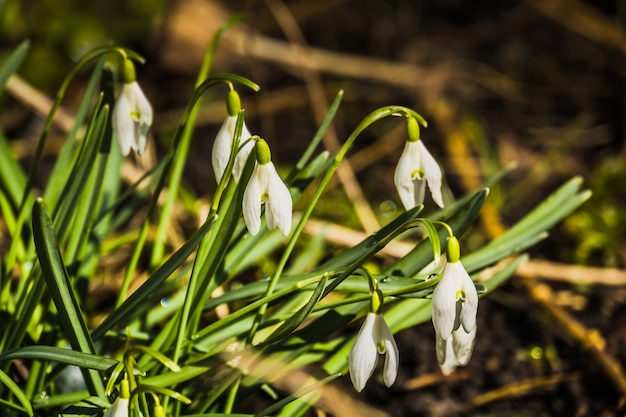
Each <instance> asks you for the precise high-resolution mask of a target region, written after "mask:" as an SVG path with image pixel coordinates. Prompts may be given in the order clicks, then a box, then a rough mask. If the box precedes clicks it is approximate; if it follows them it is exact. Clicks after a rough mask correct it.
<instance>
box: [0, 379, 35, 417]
mask: <svg viewBox="0 0 626 417" xmlns="http://www.w3.org/2000/svg"><path fill="white" fill-rule="evenodd" d="M0 383H2V384H4V386H5V387H7V388H8V389H9V391H11V392H12V393H13V395H15V398H17V400H18V401H19V402H20V404H22V406H23V407H24V411H25V412H26V413H27V414H28V415H29V416H32V415H33V407H32V405H31V404H30V401H28V398H26V395H24V392H23V391H22V390H21V389H20V387H19V386H18V385H17V384H16V383H15V382H13V380H12V379H11V377H10V376H8V375H7V374H5V373H4V372H3V371H1V370H0Z"/></svg>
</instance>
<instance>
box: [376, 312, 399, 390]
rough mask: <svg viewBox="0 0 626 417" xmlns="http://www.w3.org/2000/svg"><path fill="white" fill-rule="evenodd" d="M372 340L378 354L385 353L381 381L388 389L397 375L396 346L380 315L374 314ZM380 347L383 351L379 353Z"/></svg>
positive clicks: (397, 355) (397, 353) (397, 354)
mask: <svg viewBox="0 0 626 417" xmlns="http://www.w3.org/2000/svg"><path fill="white" fill-rule="evenodd" d="M374 340H375V341H376V346H377V349H378V352H379V353H385V364H384V367H383V381H384V382H385V385H386V386H388V387H390V386H391V385H392V384H393V383H394V382H395V380H396V376H397V375H398V363H399V362H398V357H399V352H398V346H397V345H396V341H395V339H394V338H393V335H392V334H391V330H389V326H387V323H386V322H385V319H384V318H383V316H382V314H376V324H375V326H374ZM381 347H382V348H383V349H384V351H382V352H381V350H380V349H381Z"/></svg>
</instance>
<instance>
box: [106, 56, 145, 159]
mask: <svg viewBox="0 0 626 417" xmlns="http://www.w3.org/2000/svg"><path fill="white" fill-rule="evenodd" d="M122 78H123V79H124V85H123V86H122V90H121V91H120V95H119V96H118V98H117V101H116V102H115V107H114V108H113V114H112V120H111V121H112V124H113V130H114V131H115V135H116V136H117V141H118V143H119V145H120V149H121V150H122V154H123V155H124V156H126V155H128V154H129V152H130V150H131V149H134V150H135V151H136V152H137V153H138V154H139V155H143V153H144V151H145V150H146V144H147V142H146V138H147V136H148V131H149V130H150V126H152V116H153V112H152V106H151V105H150V102H149V101H148V99H147V98H146V96H145V94H144V93H143V91H142V90H141V87H139V84H138V83H137V81H136V79H135V67H134V65H133V63H132V61H131V60H130V59H125V60H124V71H123V74H122Z"/></svg>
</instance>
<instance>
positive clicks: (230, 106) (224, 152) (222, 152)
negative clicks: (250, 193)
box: [211, 90, 254, 184]
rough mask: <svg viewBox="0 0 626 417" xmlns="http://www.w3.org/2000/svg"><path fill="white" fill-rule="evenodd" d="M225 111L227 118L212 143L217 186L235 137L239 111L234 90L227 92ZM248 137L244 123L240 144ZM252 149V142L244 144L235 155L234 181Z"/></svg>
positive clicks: (238, 101) (237, 178)
mask: <svg viewBox="0 0 626 417" xmlns="http://www.w3.org/2000/svg"><path fill="white" fill-rule="evenodd" d="M226 109H227V111H228V116H226V120H224V123H222V127H221V128H220V130H219V132H217V136H216V137H215V142H213V152H212V153H211V162H212V163H213V172H215V179H216V180H217V183H218V184H219V183H220V181H221V180H222V176H224V171H226V166H227V165H228V159H229V158H230V152H231V148H232V146H233V139H234V136H235V126H236V125H237V115H238V114H239V110H240V109H241V101H240V99H239V94H237V92H236V91H235V90H230V91H229V92H228V98H227V100H226ZM250 136H252V135H251V134H250V131H248V128H247V127H246V124H245V123H244V124H243V128H242V130H241V140H240V143H244V142H245V141H246V140H248V139H249V138H250ZM253 148H254V142H253V141H249V142H247V143H245V145H244V146H243V148H242V149H241V150H240V151H239V153H237V156H236V158H235V165H234V166H233V176H234V177H235V181H237V182H239V178H241V173H242V171H243V168H244V166H245V165H246V161H247V160H248V156H249V155H250V152H252V149H253Z"/></svg>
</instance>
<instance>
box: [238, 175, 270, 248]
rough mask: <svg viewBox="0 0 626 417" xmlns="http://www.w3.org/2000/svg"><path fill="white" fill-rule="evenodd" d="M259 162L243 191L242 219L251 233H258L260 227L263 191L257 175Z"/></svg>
mask: <svg viewBox="0 0 626 417" xmlns="http://www.w3.org/2000/svg"><path fill="white" fill-rule="evenodd" d="M258 171H259V164H258V163H257V164H256V166H255V167H254V172H253V173H252V176H251V177H250V181H248V184H247V185H246V189H245V190H244V192H243V202H242V211H243V220H244V222H245V223H246V227H247V228H248V231H249V232H250V234H251V235H253V236H254V235H256V234H257V233H259V230H260V228H261V203H262V200H261V199H262V198H263V193H264V192H265V190H264V187H263V184H262V182H261V178H260V176H259V173H258Z"/></svg>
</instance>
